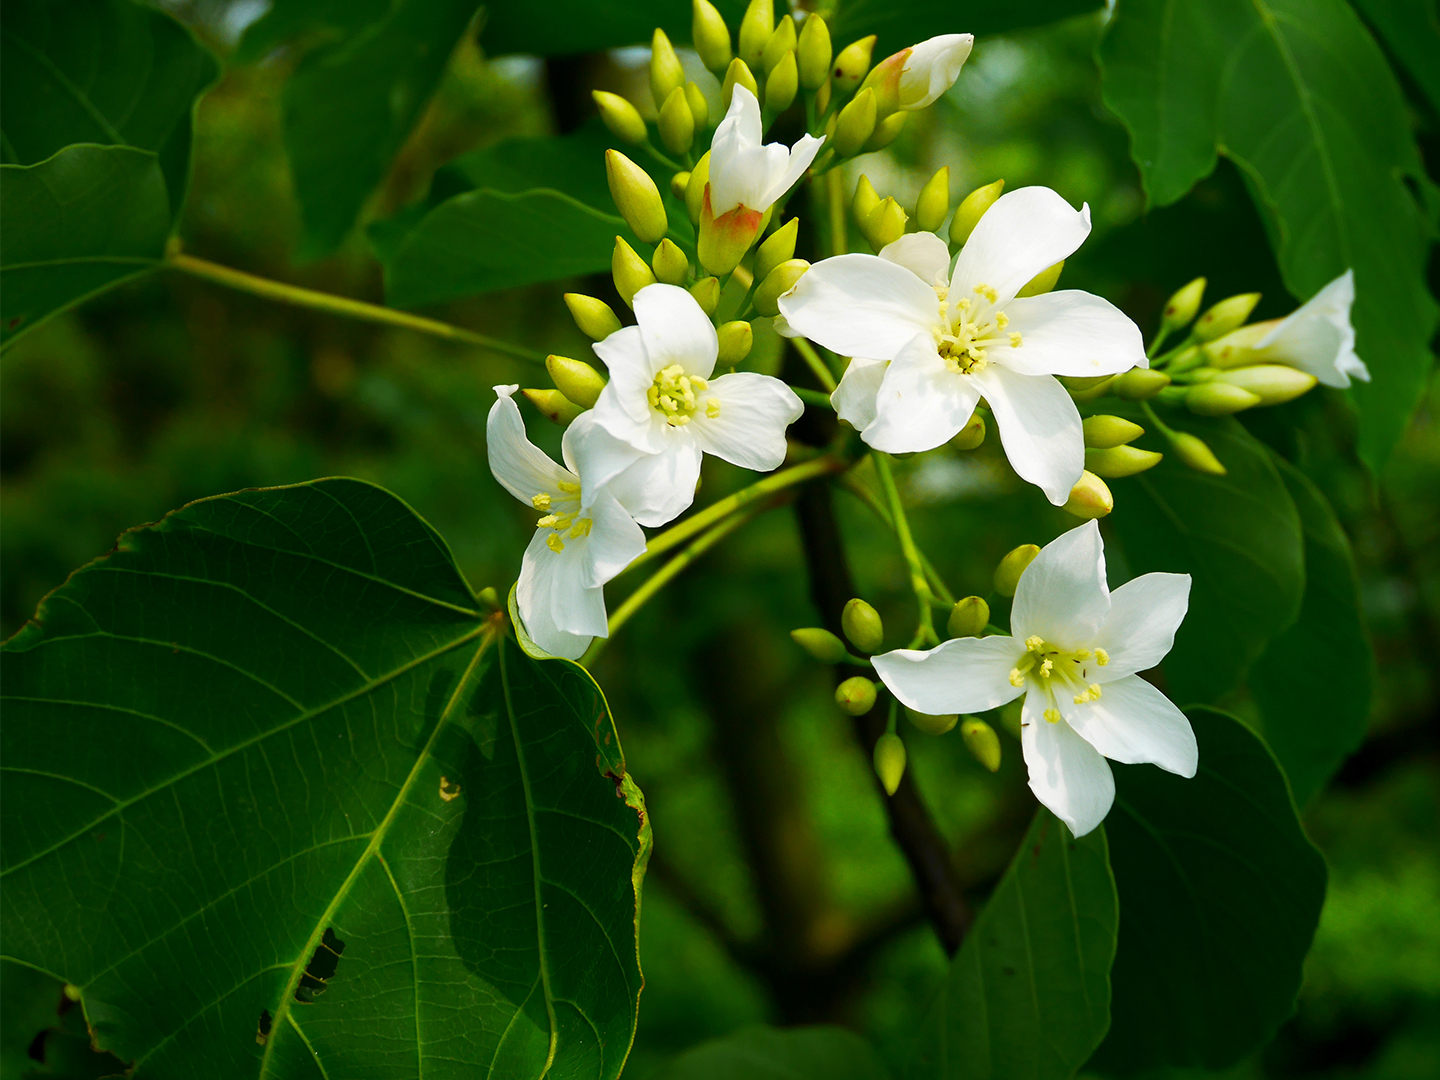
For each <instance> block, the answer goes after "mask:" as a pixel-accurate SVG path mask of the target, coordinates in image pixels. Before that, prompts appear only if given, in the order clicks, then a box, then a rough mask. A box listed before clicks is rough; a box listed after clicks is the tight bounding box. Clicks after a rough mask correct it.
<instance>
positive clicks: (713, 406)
mask: <svg viewBox="0 0 1440 1080" xmlns="http://www.w3.org/2000/svg"><path fill="white" fill-rule="evenodd" d="M705 415H706V416H708V417H709V418H710V419H711V420H714V419H715V417H717V416H719V415H720V399H719V398H713V397H712V398H711V399H710V400H709V401H707V402H706V403H705Z"/></svg>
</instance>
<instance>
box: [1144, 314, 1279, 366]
mask: <svg viewBox="0 0 1440 1080" xmlns="http://www.w3.org/2000/svg"><path fill="white" fill-rule="evenodd" d="M1279 324H1280V320H1279V319H1267V320H1266V321H1265V322H1258V323H1246V324H1245V325H1244V326H1242V327H1239V328H1238V329H1235V330H1231V331H1230V333H1228V334H1223V335H1221V336H1220V337H1218V338H1216V339H1215V340H1214V341H1207V342H1206V343H1205V344H1204V345H1202V346H1199V347H1198V351H1199V352H1200V355H1201V356H1202V357H1203V360H1202V361H1201V362H1202V363H1207V364H1209V365H1210V366H1212V367H1217V368H1237V367H1245V366H1247V365H1249V364H1254V363H1257V362H1259V361H1260V360H1262V359H1263V358H1264V353H1263V350H1261V349H1260V348H1259V347H1258V346H1259V345H1260V342H1262V341H1263V340H1265V338H1266V336H1267V335H1269V333H1270V331H1272V330H1274V329H1275V327H1276V326H1278V325H1279ZM1191 347H1192V348H1196V346H1191ZM1170 366H1171V367H1172V368H1173V367H1174V366H1175V362H1174V361H1173V360H1172V361H1171V362H1170ZM1191 366H1192V367H1193V366H1194V365H1191Z"/></svg>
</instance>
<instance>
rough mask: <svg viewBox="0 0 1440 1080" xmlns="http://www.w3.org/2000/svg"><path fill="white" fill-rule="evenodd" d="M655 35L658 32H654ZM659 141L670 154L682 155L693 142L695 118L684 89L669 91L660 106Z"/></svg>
mask: <svg viewBox="0 0 1440 1080" xmlns="http://www.w3.org/2000/svg"><path fill="white" fill-rule="evenodd" d="M655 32H656V33H657V34H658V33H659V32H660V31H658V30H657V31H655ZM656 126H657V127H658V128H659V129H660V141H661V142H662V143H664V144H665V149H666V150H669V151H670V152H671V153H672V154H676V155H679V154H684V153H687V152H688V151H689V149H690V144H691V143H693V142H694V141H695V117H694V116H693V115H692V114H691V112H690V103H689V101H687V100H686V98H685V88H684V87H683V86H677V87H675V89H674V90H671V91H670V96H669V97H667V98H666V99H665V104H664V105H661V106H660V120H659V122H658V123H657V124H656Z"/></svg>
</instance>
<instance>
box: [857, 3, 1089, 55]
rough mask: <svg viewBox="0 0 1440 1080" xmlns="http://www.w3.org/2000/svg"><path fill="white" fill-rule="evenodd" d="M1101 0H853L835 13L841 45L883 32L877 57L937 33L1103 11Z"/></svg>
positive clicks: (989, 29) (989, 30)
mask: <svg viewBox="0 0 1440 1080" xmlns="http://www.w3.org/2000/svg"><path fill="white" fill-rule="evenodd" d="M1101 6H1102V5H1101V4H1098V3H1096V2H1095V0H1018V2H1011V3H1006V4H968V5H965V6H963V7H962V6H960V5H957V4H956V3H954V0H906V2H905V3H903V4H896V3H891V2H890V0H850V2H849V3H845V4H841V5H840V9H839V11H838V12H837V13H836V16H835V25H834V27H833V36H834V39H835V47H836V48H837V49H838V48H840V47H841V46H844V45H848V44H849V43H850V42H851V41H854V40H855V39H857V38H861V37H864V36H865V35H866V34H878V35H879V36H880V41H879V42H878V43H877V44H876V47H875V59H876V60H881V59H883V58H884V57H886V56H888V55H890V54H891V53H893V52H898V51H899V50H901V49H904V48H906V47H907V46H910V45H914V44H916V43H917V42H921V41H924V40H925V39H926V38H930V37H934V36H935V35H937V34H962V33H963V34H977V35H979V34H1003V33H1005V32H1007V31H1010V30H1023V29H1025V28H1027V27H1031V26H1043V25H1045V24H1046V23H1052V22H1058V21H1059V20H1060V19H1068V18H1070V17H1071V16H1073V15H1080V14H1083V13H1085V12H1087V11H1097V10H1099V8H1100V7H1101Z"/></svg>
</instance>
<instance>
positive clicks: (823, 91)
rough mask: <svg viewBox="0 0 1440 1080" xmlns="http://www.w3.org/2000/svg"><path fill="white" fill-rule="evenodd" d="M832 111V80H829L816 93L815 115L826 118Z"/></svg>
mask: <svg viewBox="0 0 1440 1080" xmlns="http://www.w3.org/2000/svg"><path fill="white" fill-rule="evenodd" d="M829 110H830V80H829V79H828V78H827V79H826V80H825V81H824V82H822V83H821V84H820V89H818V90H816V91H815V115H816V116H824V115H825V114H826V113H827V112H828V111H829Z"/></svg>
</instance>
